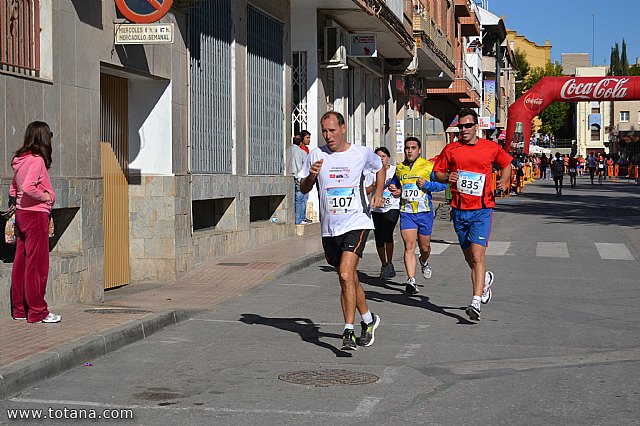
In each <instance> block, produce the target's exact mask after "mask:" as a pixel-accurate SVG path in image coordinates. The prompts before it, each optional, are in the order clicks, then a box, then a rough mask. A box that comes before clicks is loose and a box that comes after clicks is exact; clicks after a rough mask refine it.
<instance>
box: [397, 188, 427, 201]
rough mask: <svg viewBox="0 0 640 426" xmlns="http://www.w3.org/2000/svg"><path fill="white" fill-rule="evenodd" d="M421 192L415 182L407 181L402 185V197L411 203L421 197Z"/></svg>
mask: <svg viewBox="0 0 640 426" xmlns="http://www.w3.org/2000/svg"><path fill="white" fill-rule="evenodd" d="M422 195H423V192H422V190H421V189H420V188H418V185H416V184H415V183H407V184H404V185H402V199H403V200H404V201H406V202H409V203H412V202H414V201H419V200H420V199H421V198H422Z"/></svg>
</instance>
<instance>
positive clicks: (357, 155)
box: [298, 111, 387, 350]
mask: <svg viewBox="0 0 640 426" xmlns="http://www.w3.org/2000/svg"><path fill="white" fill-rule="evenodd" d="M320 124H321V126H322V137H323V138H324V139H325V141H326V145H325V146H322V147H319V148H316V149H314V150H313V151H311V153H310V154H309V156H308V157H307V159H306V160H305V162H304V165H303V166H302V170H301V171H300V173H299V174H298V177H299V178H300V179H301V182H300V190H301V191H302V192H303V193H305V194H306V193H308V192H309V191H311V188H313V185H315V184H317V186H318V193H319V197H320V227H321V230H322V247H323V248H324V253H325V257H326V259H327V262H328V263H329V264H330V265H332V266H334V267H335V268H336V271H337V272H338V279H339V280H340V286H341V288H342V292H341V295H340V302H341V305H342V313H343V316H344V322H345V325H344V331H343V333H342V350H356V348H357V347H356V344H359V345H361V346H370V345H372V344H373V342H374V341H375V335H374V333H375V330H376V328H377V327H378V325H379V324H380V316H378V315H375V314H373V313H372V312H371V311H369V307H368V306H367V301H366V299H365V294H364V291H363V290H362V286H361V285H360V281H359V280H358V271H357V269H356V268H357V266H358V261H359V260H360V258H361V257H362V252H363V250H364V246H365V243H366V241H367V237H368V235H369V231H370V230H371V229H374V225H373V220H372V219H371V214H370V211H369V206H368V205H367V202H366V199H367V198H366V193H365V188H364V185H362V182H363V179H364V176H365V175H366V174H367V173H376V182H384V181H385V176H386V173H387V171H386V170H385V169H384V168H383V167H382V161H381V160H380V157H378V156H377V155H376V154H374V153H373V151H371V150H370V149H369V148H367V147H364V146H362V145H358V144H350V143H348V142H347V140H346V134H347V125H346V124H345V121H344V117H343V116H342V114H340V113H338V112H335V111H329V112H327V113H325V114H324V115H323V116H322V118H321V119H320ZM382 191H383V185H376V189H375V192H374V194H373V196H372V199H371V207H373V208H377V207H381V206H382V203H383V202H384V200H383V198H382ZM356 309H357V310H358V312H360V315H361V316H362V322H361V323H360V325H361V327H362V332H361V334H360V339H359V340H358V341H356V337H355V332H354V326H353V323H354V320H355V313H356Z"/></svg>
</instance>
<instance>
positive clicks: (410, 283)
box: [404, 278, 419, 294]
mask: <svg viewBox="0 0 640 426" xmlns="http://www.w3.org/2000/svg"><path fill="white" fill-rule="evenodd" d="M404 291H406V292H407V293H409V294H418V293H419V290H418V286H417V285H416V279H415V278H409V279H408V280H407V286H406V287H405V289H404Z"/></svg>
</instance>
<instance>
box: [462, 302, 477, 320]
mask: <svg viewBox="0 0 640 426" xmlns="http://www.w3.org/2000/svg"><path fill="white" fill-rule="evenodd" d="M465 313H466V314H467V315H468V316H469V319H470V320H471V321H480V301H478V300H476V299H473V300H471V304H470V305H469V306H467V309H466V310H465Z"/></svg>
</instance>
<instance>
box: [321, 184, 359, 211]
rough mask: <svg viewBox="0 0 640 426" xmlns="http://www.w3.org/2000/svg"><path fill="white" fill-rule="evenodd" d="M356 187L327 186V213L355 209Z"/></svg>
mask: <svg viewBox="0 0 640 426" xmlns="http://www.w3.org/2000/svg"><path fill="white" fill-rule="evenodd" d="M356 191H357V187H341V188H327V204H328V210H329V214H347V213H353V212H355V211H357V206H356Z"/></svg>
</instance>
